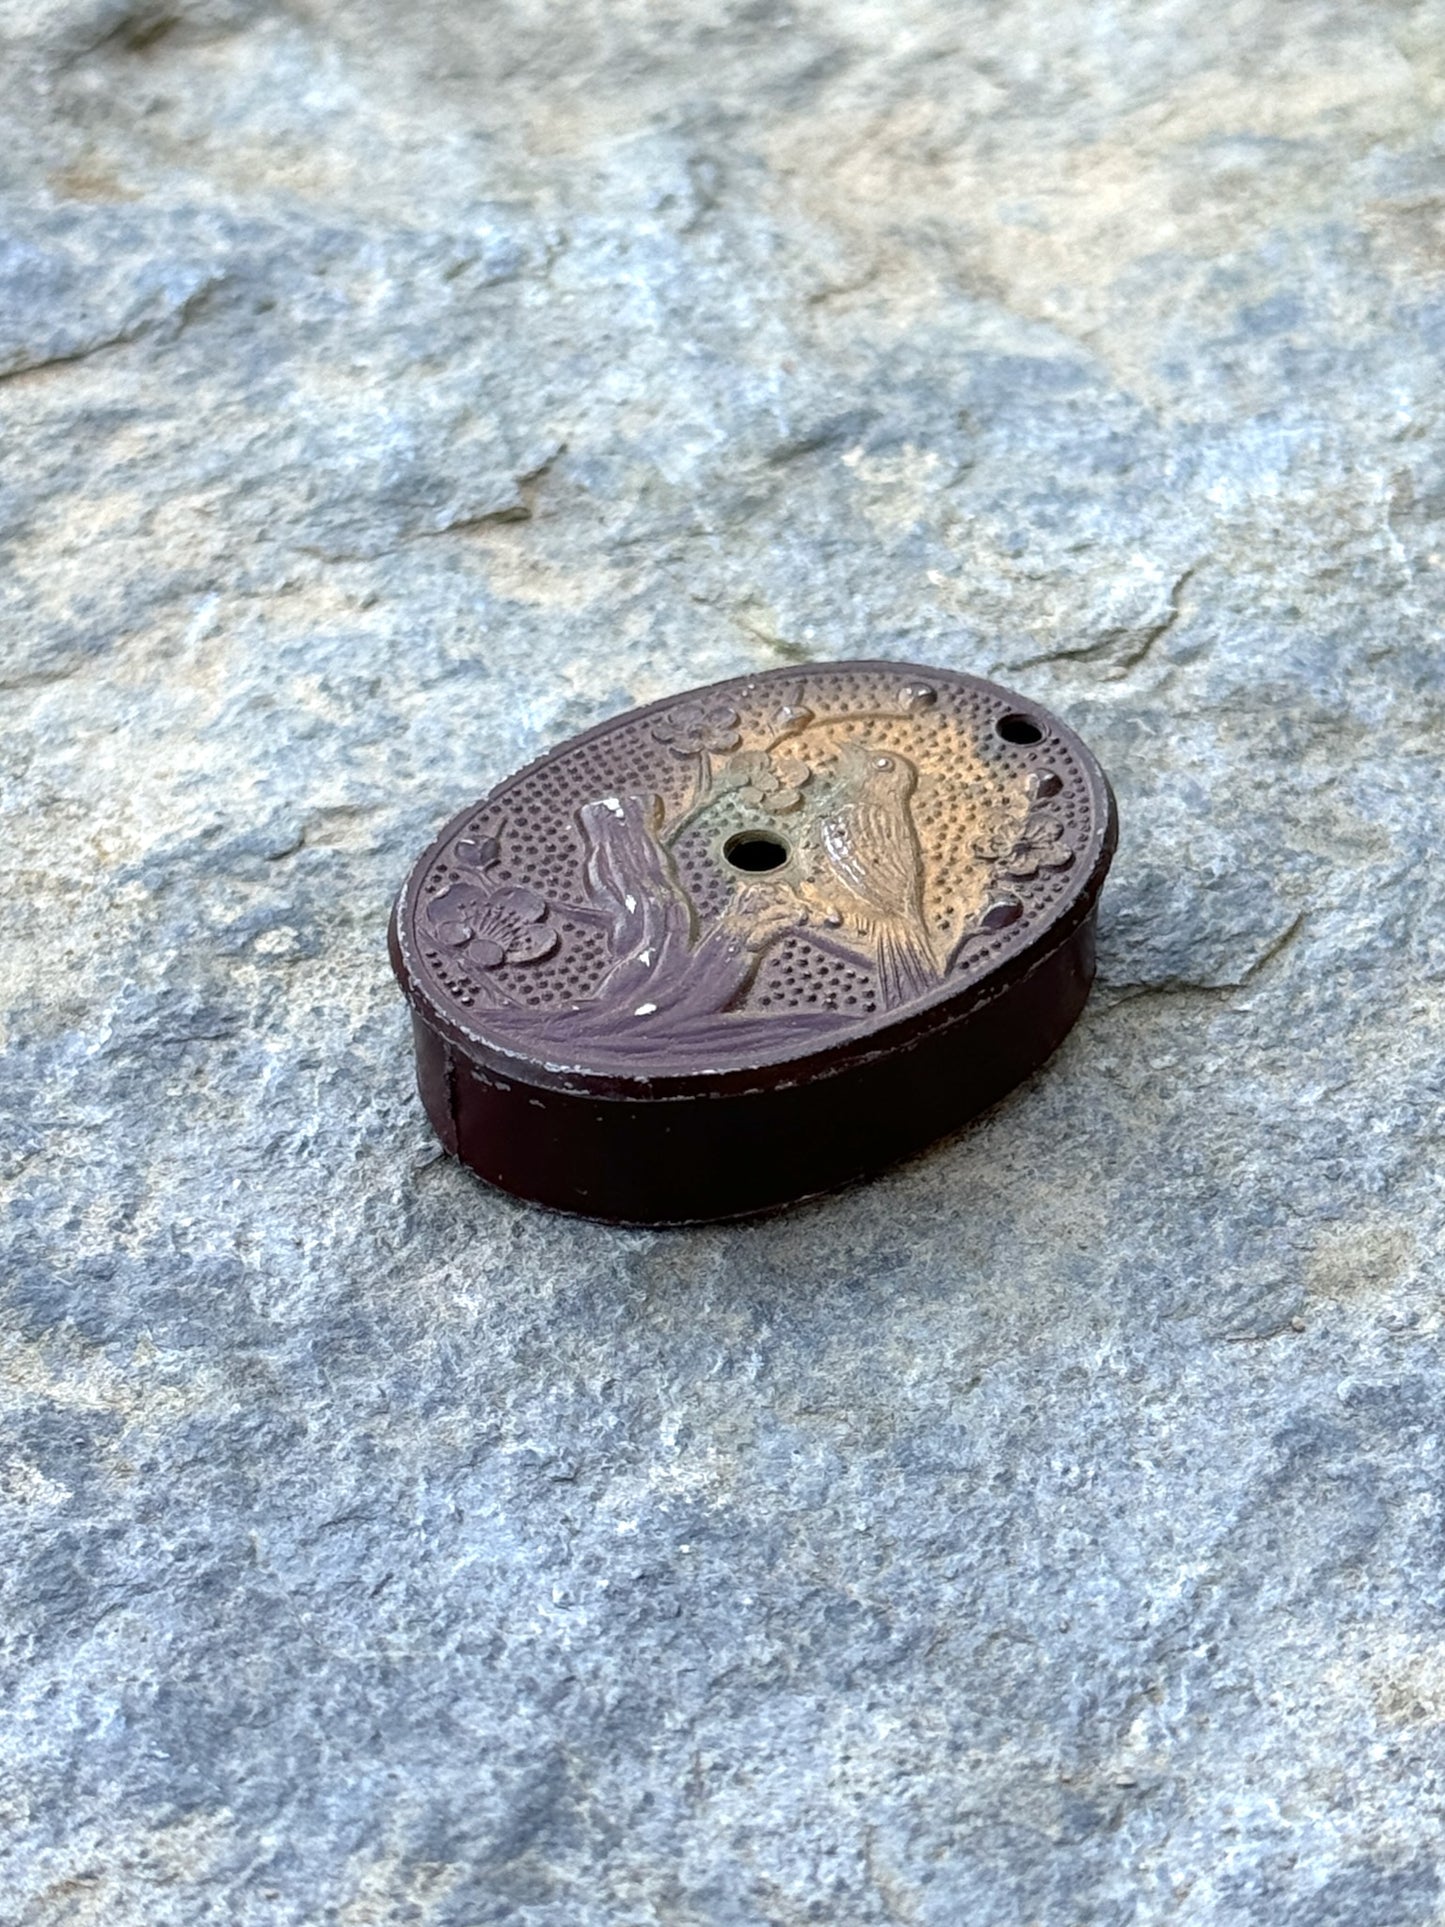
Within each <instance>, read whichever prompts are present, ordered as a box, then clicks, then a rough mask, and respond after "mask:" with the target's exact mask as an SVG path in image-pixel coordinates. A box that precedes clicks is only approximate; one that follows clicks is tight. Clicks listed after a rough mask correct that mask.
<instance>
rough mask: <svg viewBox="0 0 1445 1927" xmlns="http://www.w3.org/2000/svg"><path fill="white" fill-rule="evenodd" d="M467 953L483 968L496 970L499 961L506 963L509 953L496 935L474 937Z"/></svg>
mask: <svg viewBox="0 0 1445 1927" xmlns="http://www.w3.org/2000/svg"><path fill="white" fill-rule="evenodd" d="M467 955H468V956H469V957H470V958H471V960H472V962H473V963H474V964H480V965H481V967H482V969H483V970H495V969H496V967H497V965H498V964H499V963H505V962H506V960H507V953H506V951H505V950H503V948H502V946H501V945H500V944H499V943H498V942H497V940H496V938H495V937H473V939H472V941H471V945H470V947H469V948H468V950H467Z"/></svg>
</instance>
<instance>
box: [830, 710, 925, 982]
mask: <svg viewBox="0 0 1445 1927" xmlns="http://www.w3.org/2000/svg"><path fill="white" fill-rule="evenodd" d="M917 781H918V771H917V770H916V768H915V767H914V765H913V764H912V763H911V762H909V760H908V758H907V757H906V756H900V755H899V754H898V753H897V751H896V750H881V749H877V748H875V747H874V746H873V745H872V744H870V743H866V742H861V741H858V740H857V739H854V738H850V739H849V740H847V741H845V742H844V743H842V744H841V745H840V746H839V750H838V765H837V772H836V775H835V776H834V779H833V781H832V782H831V783H830V784H828V785H827V786H826V788H824V789H823V790H822V793H821V794H820V795H819V796H818V798H817V800H816V802H815V803H813V805H812V807H811V808H810V810H809V814H808V820H807V823H806V825H805V826H803V835H802V838H801V847H800V849H799V852H798V854H799V859H800V866H801V868H802V871H803V874H804V876H805V878H806V879H807V883H808V886H809V894H811V895H814V896H815V897H816V899H817V901H818V902H819V903H820V904H821V906H822V907H823V910H824V913H825V919H826V920H827V921H831V922H836V923H837V924H838V925H840V926H841V927H842V928H844V929H846V930H847V931H848V932H849V934H850V935H851V936H853V937H855V938H857V939H859V940H861V943H862V945H863V946H864V947H866V948H867V949H868V950H870V951H871V952H872V954H873V958H874V961H875V966H876V969H877V973H878V984H879V989H880V990H881V992H882V995H883V1000H884V1003H885V1005H886V1006H887V1007H889V1008H896V1007H897V1006H898V1005H900V1004H906V1003H909V1002H911V1001H912V999H913V998H915V997H920V996H922V995H923V993H924V992H925V991H927V990H931V989H933V987H934V986H935V985H936V984H937V983H938V982H939V981H940V971H939V967H938V961H937V959H936V957H935V956H934V952H933V946H932V944H931V942H930V941H929V934H928V926H927V924H926V922H925V921H924V915H923V855H922V852H921V851H920V849H919V847H918V832H917V831H916V829H915V828H914V826H913V814H912V811H911V809H910V808H909V798H910V797H911V796H912V795H913V791H914V787H915V785H916V784H917Z"/></svg>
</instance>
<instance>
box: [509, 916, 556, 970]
mask: <svg viewBox="0 0 1445 1927" xmlns="http://www.w3.org/2000/svg"><path fill="white" fill-rule="evenodd" d="M558 941H559V939H558V936H557V932H556V931H555V930H552V929H544V928H543V927H542V926H541V925H540V924H536V923H532V924H527V925H525V926H524V927H523V928H522V929H520V930H519V931H518V932H517V934H516V935H515V936H514V937H512V938H511V939H510V940H509V941H508V944H507V962H508V963H536V962H537V961H538V960H539V959H540V958H542V957H550V956H551V954H552V952H553V951H554V950H555V949H556V948H557V944H558Z"/></svg>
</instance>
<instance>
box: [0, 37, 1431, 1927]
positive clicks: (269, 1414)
mask: <svg viewBox="0 0 1445 1927" xmlns="http://www.w3.org/2000/svg"><path fill="white" fill-rule="evenodd" d="M0 130H3V140H0V377H3V379H0V548H3V571H0V611H3V628H0V681H3V692H0V705H3V730H0V738H3V747H0V754H3V774H0V785H3V787H0V797H3V805H4V826H3V835H0V865H3V869H4V873H5V880H4V886H3V887H4V891H5V901H6V906H7V914H6V917H5V921H4V925H3V930H0V1004H3V1017H4V1026H5V1037H6V1055H5V1076H4V1082H3V1089H0V1104H3V1110H4V1120H3V1124H0V1159H3V1162H0V1174H3V1184H4V1207H5V1218H4V1241H5V1258H4V1291H5V1310H4V1315H3V1324H0V1341H3V1381H0V1383H3V1399H4V1417H3V1424H4V1440H3V1445H0V1518H3V1556H0V1673H3V1692H4V1709H3V1710H4V1718H3V1721H0V1876H3V1891H4V1894H5V1897H6V1898H5V1901H4V1912H5V1917H6V1918H7V1920H15V1921H17V1922H20V1923H23V1927H62V1924H64V1927H69V1923H72V1922H75V1923H81V1924H82V1927H209V1924H210V1923H216V1924H217V1927H219V1924H220V1923H225V1924H226V1927H271V1924H272V1923H275V1924H276V1927H487V1924H490V1923H518V1927H603V1923H606V1924H607V1927H613V1924H614V1923H615V1924H617V1927H623V1924H625V1927H774V1924H776V1927H792V1923H795V1922H820V1923H824V1924H825V1927H875V1924H877V1923H885V1922H886V1923H894V1922H896V1923H906V1924H907V1927H1156V1924H1162V1923H1180V1927H1426V1923H1436V1922H1439V1921H1441V1920H1442V1919H1445V1879H1442V1871H1445V1870H1442V1865H1441V1858H1442V1847H1445V1838H1442V1836H1445V1510H1442V1499H1445V1465H1442V1455H1441V1437H1442V1424H1445V1332H1442V1327H1441V1316H1440V1303H1439V1292H1438V1286H1439V1280H1440V1253H1441V1247H1442V1227H1445V1187H1442V1178H1441V1100H1442V1070H1441V1064H1442V1046H1445V999H1442V978H1445V920H1442V885H1441V870H1440V858H1439V854H1438V853H1439V848H1440V841H1441V833H1440V827H1439V826H1440V816H1441V809H1442V800H1441V798H1442V792H1441V761H1442V744H1445V732H1442V720H1445V676H1442V664H1441V650H1440V625H1439V616H1440V609H1441V595H1440V582H1441V578H1442V570H1445V527H1442V515H1445V443H1442V397H1445V381H1442V356H1445V164H1442V158H1441V157H1442V154H1445V8H1442V6H1441V5H1440V4H1438V3H1436V0H1430V3H1427V4H1409V3H1407V0H1339V4H1334V5H1331V4H1324V3H1323V0H1299V3H1298V4H1291V5H1289V6H1282V5H1279V4H1276V3H1274V0H1234V3H1233V4H1226V5H1223V6H1219V7H1214V8H1206V7H1201V6H1198V5H1197V4H1185V3H1184V0H1150V3H1147V4H1146V3H1145V0H1116V3H1115V4H1104V0H1050V3H1049V4H1044V0H1006V3H1005V4H992V5H985V4H981V3H980V0H973V3H972V4H961V5H949V4H945V0H826V3H825V0H812V3H811V4H798V5H797V6H792V7H788V6H781V5H779V6H775V5H772V4H769V3H768V0H758V4H749V5H731V4H727V0H722V4H709V3H705V0H672V4H670V5H668V6H657V5H649V4H643V0H606V3H605V4H604V3H603V0H593V3H592V4H583V3H582V0H563V4H554V5H550V6H549V5H546V4H544V3H543V0H502V3H501V4H497V5H490V4H489V5H481V4H476V5H465V4H462V3H461V0H450V4H443V3H442V0H413V3H412V4H409V5H402V4H399V0H196V3H195V4H187V3H186V0H155V4H139V3H137V0H0ZM848 655H892V656H900V657H910V658H921V659H923V660H925V661H932V662H937V663H942V664H946V665H949V666H952V667H958V668H963V669H969V670H974V671H978V672H981V673H984V674H988V675H994V676H996V677H998V678H999V679H1001V680H1003V681H1005V682H1010V683H1012V684H1014V685H1015V686H1016V687H1018V688H1020V689H1023V690H1025V691H1027V692H1028V693H1029V694H1031V695H1033V696H1036V697H1038V698H1039V699H1041V700H1042V701H1044V702H1045V703H1047V704H1049V705H1051V706H1052V707H1054V708H1055V709H1057V710H1058V711H1059V712H1060V713H1062V714H1063V715H1064V716H1066V717H1067V718H1068V719H1069V720H1070V721H1071V722H1072V723H1073V724H1074V725H1075V726H1076V727H1077V728H1079V729H1080V730H1081V731H1082V732H1083V733H1084V734H1085V736H1086V737H1087V739H1088V740H1089V741H1090V742H1091V743H1092V744H1093V745H1094V747H1095V748H1096V749H1097V750H1098V752H1099V753H1100V755H1101V757H1102V758H1103V760H1104V762H1105V764H1106V765H1107V766H1108V768H1109V769H1110V771H1111V773H1112V775H1113V777H1114V779H1115V783H1116V786H1117V789H1118V792H1119V798H1120V804H1121V808H1122V813H1123V824H1124V840H1123V843H1122V846H1121V851H1120V856H1119V861H1118V864H1117V866H1116V869H1115V873H1114V877H1113V879H1112V881H1111V883H1110V886H1109V889H1108V892H1107V893H1106V897H1105V901H1104V909H1103V917H1102V929H1101V940H1102V959H1101V981H1100V987H1099V991H1098V994H1097V996H1096V999H1095V1001H1094V1003H1093V1004H1092V1006H1091V1007H1090V1010H1089V1011H1088V1012H1087V1013H1086V1015H1085V1018H1084V1020H1083V1022H1082V1023H1081V1025H1080V1027H1079V1028H1078V1030H1077V1031H1076V1032H1075V1033H1074V1035H1073V1036H1072V1037H1071V1038H1070V1040H1069V1042H1068V1044H1067V1045H1066V1047H1065V1048H1064V1050H1063V1052H1062V1053H1061V1054H1060V1056H1059V1057H1058V1059H1057V1060H1056V1061H1055V1063H1054V1064H1053V1065H1052V1067H1050V1069H1049V1070H1048V1071H1047V1072H1045V1073H1044V1074H1043V1075H1041V1076H1040V1077H1038V1078H1037V1079H1036V1080H1035V1081H1034V1082H1033V1084H1032V1085H1030V1086H1029V1087H1027V1088H1026V1089H1024V1090H1022V1091H1020V1092H1018V1093H1017V1094H1016V1095H1015V1096H1014V1097H1013V1098H1011V1099H1010V1100H1009V1101H1008V1102H1006V1103H1005V1104H1003V1105H1002V1106H1000V1107H999V1108H998V1109H997V1110H996V1111H995V1112H994V1113H993V1114H992V1115H991V1116H990V1117H989V1118H987V1119H986V1120H984V1121H983V1122H982V1123H981V1124H980V1125H978V1126H977V1127H975V1128H974V1129H972V1130H970V1131H969V1132H967V1133H966V1134H964V1135H962V1136H960V1137H959V1138H957V1139H956V1140H954V1141H952V1142H950V1143H948V1144H945V1145H943V1146H942V1147H940V1148H939V1149H938V1150H936V1151H935V1152H934V1153H932V1154H931V1155H928V1156H926V1157H923V1158H921V1159H919V1160H918V1161H917V1162H915V1163H914V1164H912V1165H910V1166H908V1167H907V1168H906V1169H903V1170H901V1171H899V1172H897V1173H895V1174H894V1175H893V1176H891V1177H889V1178H888V1179H886V1180H884V1181H882V1182H879V1183H877V1184H874V1185H872V1186H869V1187H867V1188H864V1189H860V1190H857V1191H854V1192H851V1193H849V1194H847V1195H844V1196H841V1197H838V1198H836V1199H834V1200H832V1201H830V1202H827V1203H824V1204H820V1205H816V1206H813V1207H809V1208H808V1209H806V1210H802V1211H799V1212H796V1213H794V1214H791V1215H787V1216H784V1217H781V1218H778V1219H776V1220H774V1221H772V1222H768V1223H764V1224H758V1225H752V1226H743V1227H738V1228H730V1229H725V1230H716V1231H709V1232H703V1233H692V1234H668V1235H658V1234H653V1235H648V1234H643V1233H637V1232H615V1231H607V1230H603V1229H599V1228H597V1227H595V1226H590V1225H586V1224H581V1223H575V1222H570V1221H566V1220H562V1219H557V1218H552V1217H547V1216H543V1215H539V1214H537V1213H534V1212H532V1211H529V1210H526V1209H523V1208H521V1207H518V1206H514V1205H512V1204H511V1203H509V1202H508V1201H507V1200H505V1199H503V1198H499V1197H497V1196H493V1195H490V1194H488V1193H487V1192H485V1191H484V1190H482V1189H481V1188H480V1187H479V1186H478V1185H477V1184H475V1183H474V1182H472V1181H471V1180H470V1179H469V1178H467V1177H466V1176H465V1175H464V1174H463V1173H462V1172H460V1171H459V1170H457V1169H456V1168H454V1167H452V1166H450V1165H449V1164H447V1163H445V1162H443V1161H441V1160H440V1159H439V1157H438V1155H437V1151H436V1147H435V1144H434V1142H433V1140H432V1139H431V1137H430V1136H429V1134H428V1131H427V1129H426V1127H425V1124H424V1122H423V1119H422V1117H421V1113H420V1110H419V1107H418V1105H417V1102H416V1100H415V1098H414V1095H413V1091H412V1085H411V1059H410V1044H409V1037H408V1031H407V1025H406V1020H405V1013H404V1010H403V1007H402V1005H401V1004H400V1002H399V1000H398V998H397V995H396V993H395V989H394V986H393V984H392V981H391V978H390V975H389V972H388V968H387V964H386V958H385V954H384V944H383V931H384V924H385V918H386V912H387V909H388V905H389V899H390V897H391V894H392V891H393V890H394V888H395V886H396V884H397V883H398V881H399V880H400V878H401V876H402V874H403V873H404V871H405V869H406V867H407V865H408V863H409V861H410V860H411V857H412V856H413V854H414V853H415V851H416V850H417V849H418V848H419V847H420V846H421V844H422V843H423V842H424V841H425V840H426V838H427V837H428V836H429V835H430V834H431V833H432V831H433V830H434V828H435V827H436V826H437V825H438V824H439V823H440V821H441V820H442V819H443V818H444V817H445V816H447V815H448V814H449V813H450V812H451V811H452V810H453V809H455V808H456V807H458V806H459V805H460V804H461V803H463V802H465V801H466V800H467V799H468V798H470V797H472V796H475V795H477V794H479V793H480V792H481V791H482V790H483V789H485V788H486V787H488V786H489V785H490V784H491V783H492V782H493V781H495V780H496V779H497V778H498V777H500V776H502V775H503V774H505V773H506V772H507V771H508V770H510V769H512V768H514V767H515V766H516V765H517V764H518V763H519V762H520V761H522V760H523V759H524V758H526V757H529V756H530V755H532V754H534V753H535V752H537V751H538V750H540V749H541V748H542V747H544V746H545V745H546V744H548V743H549V742H551V741H553V740H555V739H557V738H558V737H560V736H565V735H567V734H569V733H571V732H572V731H573V730H575V729H577V728H579V727H581V726H583V725H586V724H589V723H591V722H593V721H596V720H598V719H600V718H602V717H604V716H606V715H608V714H611V713H613V712H614V711H616V710H619V709H622V708H625V707H627V706H628V705H630V704H631V703H633V702H636V701H642V700H647V699H650V698H653V697H656V696H659V695H662V694H665V693H666V692H667V691H669V690H671V689H674V688H681V687H687V686H689V685H692V684H695V683H698V682H702V681H706V680H708V679H710V678H713V677H718V676H723V675H728V674H734V673H738V672H741V671H744V670H746V669H748V668H750V667H762V666H773V665H775V664H777V663H780V662H792V661H802V660H805V659H807V658H810V657H832V656H848Z"/></svg>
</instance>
